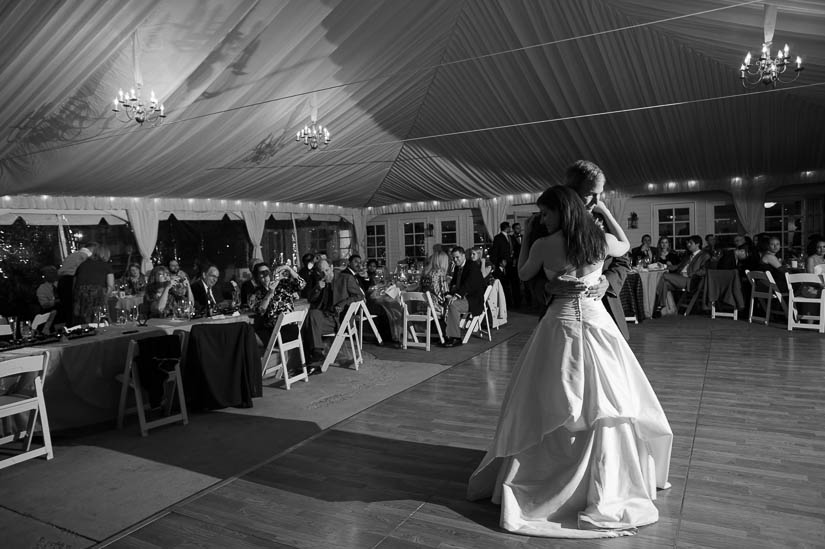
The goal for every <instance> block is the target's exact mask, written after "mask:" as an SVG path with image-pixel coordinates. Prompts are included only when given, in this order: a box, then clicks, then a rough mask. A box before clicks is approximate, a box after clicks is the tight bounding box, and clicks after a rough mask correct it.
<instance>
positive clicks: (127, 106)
mask: <svg viewBox="0 0 825 549" xmlns="http://www.w3.org/2000/svg"><path fill="white" fill-rule="evenodd" d="M140 88H141V86H140V84H138V86H137V93H135V89H134V88H132V89H130V90H129V92H128V93H126V94H124V93H123V90H122V89H121V90H118V92H117V95H118V96H117V97H115V100H114V108H112V111H113V112H114V113H115V118H116V119H117V120H119V121H120V122H124V123H126V122H129V121H131V120H134V121H135V122H137V123H138V124H141V125H143V123H144V122H149V123H150V124H152V125H153V126H157V125H159V124H161V123H162V122H163V119H164V118H166V115H165V114H163V104H162V103H161V104H159V103H158V99H157V97H155V92H154V91H152V93H151V95H150V96H149V102H148V103H144V102H143V100H142V99H141V98H140ZM121 113H123V115H121Z"/></svg>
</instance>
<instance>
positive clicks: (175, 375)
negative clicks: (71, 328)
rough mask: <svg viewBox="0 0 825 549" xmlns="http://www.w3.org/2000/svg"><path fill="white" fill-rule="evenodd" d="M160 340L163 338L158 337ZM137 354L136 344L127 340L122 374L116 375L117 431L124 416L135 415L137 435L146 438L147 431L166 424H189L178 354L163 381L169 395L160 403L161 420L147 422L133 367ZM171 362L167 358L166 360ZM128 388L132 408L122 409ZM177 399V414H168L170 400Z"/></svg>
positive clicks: (142, 391)
mask: <svg viewBox="0 0 825 549" xmlns="http://www.w3.org/2000/svg"><path fill="white" fill-rule="evenodd" d="M160 337H164V336H160ZM139 353H140V347H139V345H138V342H137V341H135V340H134V339H132V340H130V341H129V350H128V351H127V352H126V365H125V366H124V368H123V373H122V374H118V375H117V376H116V378H117V379H118V380H120V404H119V405H118V409H117V428H118V429H123V420H124V418H125V416H126V414H127V413H132V412H137V416H138V423H139V424H140V434H141V436H144V437H145V436H147V435H148V434H149V429H154V428H155V427H160V426H162V425H168V424H170V423H176V422H178V421H182V422H183V424H184V425H186V424H188V423H189V414H188V413H187V411H186V397H185V396H184V394H183V381H182V379H183V378H182V376H181V373H180V361H181V358H180V357H182V356H183V351H181V353H180V355H179V356H178V358H177V360H176V361H175V363H174V367H173V368H172V369H171V370H169V371H167V372H166V377H167V379H166V381H165V382H164V384H165V383H166V382H169V383H172V384H173V387H172V394H171V395H169V398H167V399H166V401H165V402H164V403H163V417H160V418H158V419H155V420H152V421H147V419H146V412H147V411H150V410H151V404H148V403H147V402H146V399H147V397H148V394H147V392H146V390H145V388H144V387H143V385H142V384H141V381H140V371H139V368H138V364H137V358H138V356H139ZM170 360H171V359H170ZM130 388H131V389H132V392H133V393H134V397H135V407H134V408H128V409H127V408H126V400H127V398H128V396H129V389H130ZM175 396H176V397H177V400H178V405H179V407H180V411H179V412H178V413H176V414H172V413H171V412H172V405H173V404H174V397H175Z"/></svg>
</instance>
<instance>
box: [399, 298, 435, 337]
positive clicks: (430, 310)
mask: <svg viewBox="0 0 825 549" xmlns="http://www.w3.org/2000/svg"><path fill="white" fill-rule="evenodd" d="M415 304H419V307H420V308H423V309H424V313H423V314H422V313H411V312H410V307H411V306H413V307H414V305H415ZM422 305H423V307H422ZM401 307H402V309H403V318H402V322H403V335H402V340H401V348H402V349H407V348H409V347H418V348H424V349H426V350H427V351H429V350H430V335H431V334H432V331H431V330H432V323H433V322H435V326H436V330H437V331H438V337H439V339H440V340H441V343H444V336H443V334H442V333H441V326H440V325H439V324H438V315H437V314H436V312H435V307H433V302H432V297H431V296H430V293H429V292H424V293H422V292H401ZM414 322H424V323H425V330H424V333H423V334H419V333H418V332H417V331H416V329H415V325H414V324H413V323H414ZM419 335H421V336H423V337H424V341H418V336H419ZM409 336H412V341H410V338H409Z"/></svg>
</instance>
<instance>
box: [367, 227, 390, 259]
mask: <svg viewBox="0 0 825 549" xmlns="http://www.w3.org/2000/svg"><path fill="white" fill-rule="evenodd" d="M367 259H374V260H376V261H378V264H379V265H381V266H382V267H383V266H384V265H386V263H387V226H386V225H384V224H380V225H367Z"/></svg>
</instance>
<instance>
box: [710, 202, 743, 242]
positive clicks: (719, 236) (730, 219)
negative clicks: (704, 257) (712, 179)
mask: <svg viewBox="0 0 825 549" xmlns="http://www.w3.org/2000/svg"><path fill="white" fill-rule="evenodd" d="M739 231H740V225H739V217H738V216H737V215H736V207H735V206H734V205H733V204H718V205H716V206H714V207H713V234H714V235H715V236H716V247H717V249H718V248H733V247H734V243H733V238H734V237H735V236H736V235H737V234H739Z"/></svg>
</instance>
